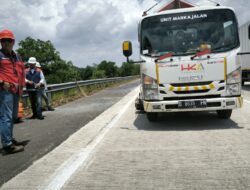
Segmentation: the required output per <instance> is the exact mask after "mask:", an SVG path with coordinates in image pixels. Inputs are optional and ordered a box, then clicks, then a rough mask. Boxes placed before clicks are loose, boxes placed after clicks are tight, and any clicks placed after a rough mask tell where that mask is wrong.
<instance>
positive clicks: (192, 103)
mask: <svg viewBox="0 0 250 190" xmlns="http://www.w3.org/2000/svg"><path fill="white" fill-rule="evenodd" d="M205 107H207V101H206V100H186V101H179V102H178V108H205Z"/></svg>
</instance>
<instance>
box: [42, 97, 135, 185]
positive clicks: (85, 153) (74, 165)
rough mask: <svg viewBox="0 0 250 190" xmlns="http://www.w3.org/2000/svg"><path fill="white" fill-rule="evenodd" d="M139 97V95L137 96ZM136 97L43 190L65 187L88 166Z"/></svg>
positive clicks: (63, 166)
mask: <svg viewBox="0 0 250 190" xmlns="http://www.w3.org/2000/svg"><path fill="white" fill-rule="evenodd" d="M136 96H138V95H136ZM136 96H134V97H133V98H131V100H130V101H129V102H128V103H127V104H126V105H125V106H124V107H123V109H122V110H121V111H120V112H119V114H117V115H116V116H115V117H114V118H113V119H112V121H111V122H110V123H109V124H108V125H107V126H106V127H105V128H104V130H102V132H101V133H100V134H99V135H98V136H97V137H96V138H95V139H94V140H93V141H92V142H91V143H90V144H89V145H88V146H87V147H85V148H84V149H82V150H80V152H79V153H77V154H74V155H72V156H71V157H70V158H69V159H68V160H67V161H66V162H65V163H63V164H62V166H61V167H60V168H58V170H57V171H56V172H55V173H54V175H53V176H52V178H51V181H50V182H49V184H48V185H47V186H46V187H45V188H42V189H44V190H59V189H61V188H62V187H63V185H64V184H65V183H66V182H67V181H68V180H69V179H70V177H71V176H72V175H73V174H74V173H75V172H76V170H77V169H78V168H79V167H80V166H85V165H86V164H87V159H88V158H89V157H90V156H91V154H93V152H94V149H95V148H96V146H97V145H98V144H99V143H100V142H101V141H102V140H103V138H104V137H105V135H106V134H107V133H108V132H109V131H110V129H111V128H113V127H114V126H115V124H116V122H117V121H118V120H119V119H120V118H121V116H122V115H123V114H124V113H125V111H126V110H127V109H128V107H129V105H130V104H131V103H132V102H134V100H135V98H136Z"/></svg>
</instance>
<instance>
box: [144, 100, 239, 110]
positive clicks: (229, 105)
mask: <svg viewBox="0 0 250 190" xmlns="http://www.w3.org/2000/svg"><path fill="white" fill-rule="evenodd" d="M204 100H205V101H206V105H205V106H203V107H196V106H195V105H193V106H192V105H191V106H190V107H181V106H180V101H182V104H183V101H187V103H190V101H196V102H197V101H204ZM191 103H192V102H191ZM242 104H243V98H242V97H228V98H227V97H223V98H209V99H202V100H201V99H191V100H171V101H146V100H144V101H143V106H144V110H145V111H146V112H181V111H185V112H186V111H209V110H211V111H212V110H224V109H236V108H241V107H242Z"/></svg>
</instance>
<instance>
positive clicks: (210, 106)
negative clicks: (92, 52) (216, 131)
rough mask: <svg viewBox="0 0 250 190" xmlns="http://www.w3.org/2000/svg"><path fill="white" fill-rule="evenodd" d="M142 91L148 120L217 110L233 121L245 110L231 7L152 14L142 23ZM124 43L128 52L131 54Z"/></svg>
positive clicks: (142, 104)
mask: <svg viewBox="0 0 250 190" xmlns="http://www.w3.org/2000/svg"><path fill="white" fill-rule="evenodd" d="M138 36H139V44H140V58H141V61H140V62H141V64H140V71H141V88H140V95H139V99H138V102H137V106H136V107H137V108H138V109H139V108H141V109H144V111H145V112H146V114H147V118H148V120H149V121H151V122H153V121H156V120H157V118H158V113H160V112H183V111H185V112H186V111H217V115H218V117H220V118H225V119H228V118H230V116H231V113H232V109H235V108H240V107H241V106H242V102H243V100H242V97H241V65H240V63H239V60H238V56H237V54H238V53H239V52H240V41H239V34H238V24H237V19H236V16H235V13H234V10H233V9H231V8H229V7H223V6H216V7H192V8H181V9H173V10H167V11H162V12H158V13H153V14H151V15H147V16H144V17H142V19H141V21H140V23H139V35H138ZM130 48H131V43H130V42H129V41H125V42H124V43H123V53H124V55H126V56H129V55H130V54H131V53H132V50H130Z"/></svg>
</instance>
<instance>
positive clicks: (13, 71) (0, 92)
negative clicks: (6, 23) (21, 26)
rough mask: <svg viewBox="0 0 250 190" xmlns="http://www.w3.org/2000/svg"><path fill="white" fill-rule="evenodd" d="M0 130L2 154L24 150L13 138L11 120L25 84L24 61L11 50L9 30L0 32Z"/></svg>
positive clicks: (11, 37)
mask: <svg viewBox="0 0 250 190" xmlns="http://www.w3.org/2000/svg"><path fill="white" fill-rule="evenodd" d="M0 41H1V46H2V49H1V50H0V132H1V141H2V146H3V153H4V154H13V153H17V152H21V151H23V150H24V147H23V145H22V143H20V142H17V141H16V140H15V139H14V138H13V120H14V119H15V117H16V115H17V112H18V102H19V98H20V95H22V92H23V86H24V85H25V70H24V63H23V62H22V60H21V58H20V56H19V55H18V54H17V53H16V52H14V51H13V47H14V44H15V36H14V34H13V32H12V31H10V30H2V31H1V32H0Z"/></svg>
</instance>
